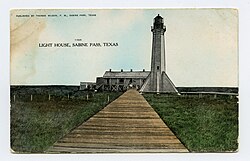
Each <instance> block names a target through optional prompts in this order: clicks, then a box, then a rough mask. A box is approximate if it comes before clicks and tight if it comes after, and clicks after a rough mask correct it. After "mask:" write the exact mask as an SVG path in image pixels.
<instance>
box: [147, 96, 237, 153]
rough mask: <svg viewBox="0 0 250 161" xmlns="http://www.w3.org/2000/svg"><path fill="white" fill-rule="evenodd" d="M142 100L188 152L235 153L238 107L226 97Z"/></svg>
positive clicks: (234, 100) (235, 101)
mask: <svg viewBox="0 0 250 161" xmlns="http://www.w3.org/2000/svg"><path fill="white" fill-rule="evenodd" d="M144 97H145V98H146V99H147V101H148V102H149V103H150V104H151V106H152V107H153V108H154V109H155V111H156V112H157V113H158V114H159V115H160V117H161V118H162V119H163V121H164V122H165V123H166V124H167V125H168V126H169V128H170V129H171V130H172V131H173V132H174V133H175V134H176V136H177V137H178V138H179V139H180V140H181V141H182V142H183V143H184V145H185V146H186V147H187V148H188V149H189V150H190V151H191V152H228V151H237V149H238V141H237V139H238V104H237V99H236V98H233V99H230V98H229V97H228V96H220V97H217V98H216V99H215V98H213V97H208V96H207V97H203V98H198V97H190V98H185V97H181V96H180V97H168V96H167V95H164V94H162V95H157V94H144Z"/></svg>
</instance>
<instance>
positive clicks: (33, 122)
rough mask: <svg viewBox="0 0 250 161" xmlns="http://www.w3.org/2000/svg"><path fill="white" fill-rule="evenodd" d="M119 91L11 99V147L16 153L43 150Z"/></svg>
mask: <svg viewBox="0 0 250 161" xmlns="http://www.w3.org/2000/svg"><path fill="white" fill-rule="evenodd" d="M120 94H121V93H107V92H103V93H95V94H94V95H89V98H88V100H86V96H84V97H72V98H71V99H69V100H68V98H67V97H59V98H58V97H57V98H56V97H54V98H53V99H51V100H50V101H48V98H47V97H48V96H46V95H44V96H43V95H40V96H39V97H41V98H43V97H46V98H47V99H43V101H39V100H42V99H39V98H38V96H34V99H33V101H30V100H29V99H23V100H20V99H19V100H16V101H15V102H14V101H12V103H11V148H12V150H13V151H15V152H17V153H42V152H44V151H45V150H46V149H47V148H49V147H50V146H51V145H52V144H53V143H54V142H55V141H57V140H58V139H59V138H61V137H62V136H64V135H65V134H66V133H68V132H69V131H71V130H72V129H73V128H75V127H77V126H78V125H80V124H81V123H83V122H84V121H86V120H87V119H88V118H90V117H91V116H93V115H94V114H95V113H97V112H98V111H100V110H101V109H102V108H103V107H105V105H106V104H107V103H108V102H107V101H108V96H109V100H110V101H112V100H114V99H115V98H117V97H118V96H119V95H120Z"/></svg>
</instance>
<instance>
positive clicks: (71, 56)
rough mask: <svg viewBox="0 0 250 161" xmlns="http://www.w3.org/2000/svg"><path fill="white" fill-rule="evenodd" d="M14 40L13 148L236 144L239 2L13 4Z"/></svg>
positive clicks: (224, 147)
mask: <svg viewBox="0 0 250 161" xmlns="http://www.w3.org/2000/svg"><path fill="white" fill-rule="evenodd" d="M10 47H11V50H10V68H11V72H10V74H11V87H10V88H11V96H10V97H11V148H12V150H13V152H16V153H123V152H125V153H131V152H132V153H133V152H135V153H138V152H139V153H141V152H142V153H145V152H146V153H150V152H236V151H237V149H238V141H237V138H238V104H237V102H238V11H237V9H88V10H87V9H15V10H11V11H10ZM139 93H140V94H139ZM119 96H121V97H119ZM118 97H119V98H118ZM117 98H118V99H117ZM115 99H116V100H115ZM114 100H115V101H118V100H119V101H118V103H117V102H115V101H114ZM95 103H96V104H95ZM144 105H145V106H144ZM151 106H152V108H151ZM90 109H94V110H90ZM102 109H103V110H102ZM151 110H152V111H151ZM98 111H100V112H99V113H97V112H98ZM96 113H97V114H96ZM94 114H96V115H94ZM114 114H115V115H114ZM93 115H94V116H93ZM28 116H30V117H28ZM92 116H93V117H92ZM89 118H90V119H89ZM91 121H92V122H91ZM129 125H131V126H129ZM108 127H109V128H108ZM194 138H195V139H194ZM197 140H198V141H197Z"/></svg>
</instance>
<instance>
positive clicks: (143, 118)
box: [47, 90, 188, 153]
mask: <svg viewBox="0 0 250 161" xmlns="http://www.w3.org/2000/svg"><path fill="white" fill-rule="evenodd" d="M47 152H48V153H142V152H149V153H151V152H157V153H161V152H188V150H187V149H186V148H185V147H184V146H183V144H182V143H181V142H180V141H179V140H178V138H177V137H176V136H175V135H174V134H173V133H172V131H171V130H170V129H169V128H168V127H167V126H166V125H165V123H164V122H163V121H162V120H161V118H160V117H159V116H158V114H157V113H156V112H155V111H154V110H153V108H152V107H151V106H150V105H149V104H148V102H147V101H146V100H145V99H144V97H143V96H142V95H140V94H139V93H138V92H137V91H136V90H129V91H127V92H125V93H124V94H123V95H121V96H120V97H119V98H118V99H116V100H114V101H113V102H111V103H110V104H109V105H107V106H106V107H105V108H104V109H103V110H101V111H100V112H98V113H97V114H96V115H94V116H93V117H91V118H90V119H89V120H88V121H86V122H85V123H83V124H82V125H80V126H79V127H77V128H76V129H74V130H73V131H72V132H70V133H69V134H67V135H66V136H64V137H63V138H62V139H60V140H59V141H57V142H56V143H55V144H54V145H53V146H52V147H51V148H50V149H49V150H48V151H47Z"/></svg>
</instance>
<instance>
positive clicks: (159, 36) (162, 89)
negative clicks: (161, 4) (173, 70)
mask: <svg viewBox="0 0 250 161" xmlns="http://www.w3.org/2000/svg"><path fill="white" fill-rule="evenodd" d="M151 31H152V33H153V42H152V57H151V72H150V74H149V75H148V77H147V79H146V81H145V82H144V84H143V85H142V87H141V89H140V92H154V93H178V91H177V90H176V88H175V85H174V84H173V82H172V81H171V80H170V79H169V77H168V75H167V73H166V57H165V38H164V33H165V32H166V26H164V22H163V18H162V17H161V16H160V15H159V14H158V16H156V17H155V18H154V24H153V26H152V27H151Z"/></svg>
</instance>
